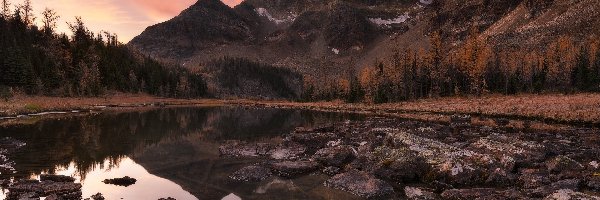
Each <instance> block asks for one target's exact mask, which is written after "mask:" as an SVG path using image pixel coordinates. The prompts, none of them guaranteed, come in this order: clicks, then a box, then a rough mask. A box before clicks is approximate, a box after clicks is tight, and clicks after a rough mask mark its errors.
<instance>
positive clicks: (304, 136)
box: [286, 132, 339, 150]
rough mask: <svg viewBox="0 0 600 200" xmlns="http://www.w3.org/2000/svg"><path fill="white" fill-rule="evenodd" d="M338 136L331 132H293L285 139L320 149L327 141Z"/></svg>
mask: <svg viewBox="0 0 600 200" xmlns="http://www.w3.org/2000/svg"><path fill="white" fill-rule="evenodd" d="M337 139H339V137H338V136H337V135H336V134H335V133H331V132H295V133H292V134H289V135H288V136H287V137H286V140H287V141H290V142H295V143H298V144H301V145H304V146H306V147H308V149H314V150H317V149H321V148H323V147H325V146H327V143H328V142H329V141H335V140H337Z"/></svg>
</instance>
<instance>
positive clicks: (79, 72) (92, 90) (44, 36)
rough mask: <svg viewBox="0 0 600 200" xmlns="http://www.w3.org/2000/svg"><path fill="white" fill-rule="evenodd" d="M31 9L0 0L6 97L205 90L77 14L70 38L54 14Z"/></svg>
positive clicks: (0, 62) (0, 72)
mask: <svg viewBox="0 0 600 200" xmlns="http://www.w3.org/2000/svg"><path fill="white" fill-rule="evenodd" d="M12 8H15V9H12ZM35 12H36V11H34V10H33V9H32V5H31V2H30V1H25V3H24V4H23V5H15V6H11V5H10V2H8V1H7V0H3V1H2V15H1V16H0V93H2V96H4V97H5V98H6V96H9V95H11V94H14V93H26V94H31V95H51V96H97V95H101V94H104V93H106V92H108V91H120V92H131V93H138V92H144V93H148V94H152V95H158V96H169V97H180V98H181V97H200V96H204V95H205V93H206V86H205V83H204V81H203V79H202V77H201V76H200V75H198V74H194V73H191V72H189V71H188V70H185V69H183V68H180V67H178V66H165V65H163V64H161V63H159V62H157V61H155V60H153V59H150V58H147V57H143V56H140V55H138V54H136V53H134V52H132V51H130V49H128V47H127V46H126V45H124V44H122V43H120V42H119V41H118V39H117V36H116V35H115V34H112V33H109V32H102V33H93V32H91V31H89V30H88V28H86V26H85V23H84V21H83V20H82V19H81V18H76V19H74V22H72V23H69V27H70V28H71V31H72V34H71V35H70V36H68V35H67V34H65V33H56V32H55V28H56V22H57V19H58V18H59V17H60V16H59V13H56V12H54V11H53V10H50V9H46V10H44V11H43V12H41V13H40V15H34V13H35ZM35 18H39V19H41V22H42V26H41V27H39V26H37V25H36V24H34V23H33V21H34V19H35Z"/></svg>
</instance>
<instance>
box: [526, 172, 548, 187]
mask: <svg viewBox="0 0 600 200" xmlns="http://www.w3.org/2000/svg"><path fill="white" fill-rule="evenodd" d="M523 171H524V172H523V173H522V174H521V176H519V179H518V182H519V185H520V186H521V187H523V188H524V189H533V188H537V187H541V186H544V185H548V184H550V183H551V181H550V178H549V176H548V175H547V174H543V173H540V172H538V171H535V170H523Z"/></svg>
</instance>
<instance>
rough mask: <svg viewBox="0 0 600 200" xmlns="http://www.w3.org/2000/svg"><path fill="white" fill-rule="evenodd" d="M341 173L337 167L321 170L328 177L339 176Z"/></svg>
mask: <svg viewBox="0 0 600 200" xmlns="http://www.w3.org/2000/svg"><path fill="white" fill-rule="evenodd" d="M341 171H342V169H341V168H339V167H331V166H330V167H325V168H323V171H322V172H323V173H324V174H327V175H329V176H335V175H336V174H339V173H340V172H341Z"/></svg>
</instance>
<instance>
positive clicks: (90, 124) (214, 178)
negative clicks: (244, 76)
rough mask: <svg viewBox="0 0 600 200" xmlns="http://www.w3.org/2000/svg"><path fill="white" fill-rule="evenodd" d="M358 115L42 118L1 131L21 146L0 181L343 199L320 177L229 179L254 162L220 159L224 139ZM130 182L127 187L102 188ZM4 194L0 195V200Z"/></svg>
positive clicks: (186, 195)
mask: <svg viewBox="0 0 600 200" xmlns="http://www.w3.org/2000/svg"><path fill="white" fill-rule="evenodd" d="M359 118H360V117H359V116H355V115H346V114H335V113H323V112H314V111H302V110H284V109H256V108H243V107H195V108H165V109H154V110H144V111H135V112H122V113H115V112H109V113H101V114H95V115H89V116H78V117H75V116H67V117H64V118H60V119H45V120H41V121H37V122H34V123H31V124H28V125H19V126H11V127H0V137H12V138H15V139H18V140H20V141H23V142H25V143H27V145H26V146H25V147H23V148H22V149H20V150H19V151H18V152H16V153H14V154H12V155H10V159H11V160H12V161H14V162H15V169H16V170H17V173H16V174H14V175H9V176H10V177H7V175H2V177H1V178H3V179H9V178H14V179H35V178H39V175H40V174H46V173H51V174H61V175H69V176H73V177H75V178H76V179H77V182H80V183H82V185H83V188H82V192H83V198H87V197H90V196H91V195H93V194H96V193H98V192H100V193H102V194H103V195H104V197H106V199H158V198H166V197H173V198H175V199H179V200H182V199H183V200H186V199H190V200H193V199H240V198H241V199H307V198H309V199H345V198H352V196H349V195H348V194H345V193H343V192H340V191H335V190H330V189H327V188H325V187H323V186H322V183H323V181H324V180H325V179H326V177H324V176H319V175H314V176H306V177H303V178H300V179H295V180H282V179H278V178H272V179H268V180H265V181H263V182H261V183H252V184H250V183H237V182H233V181H231V180H229V178H228V176H229V174H231V173H232V172H234V171H236V170H237V169H240V168H242V167H244V166H247V165H251V164H253V163H256V162H260V160H256V159H232V158H221V157H219V153H218V147H219V144H220V143H221V142H222V141H224V140H234V139H235V140H249V141H256V140H260V141H273V140H278V139H280V138H281V136H282V135H283V134H286V133H289V132H290V131H292V130H293V129H294V128H295V127H299V126H304V127H313V126H319V125H323V124H327V123H331V122H339V121H344V120H353V119H359ZM123 176H130V177H133V178H136V179H137V180H138V181H137V183H136V184H134V185H132V186H129V187H121V186H114V185H106V184H104V183H102V182H101V181H102V180H104V179H108V178H117V177H123ZM6 192H8V191H6V190H4V189H2V191H0V198H2V199H4V197H5V196H6Z"/></svg>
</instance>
